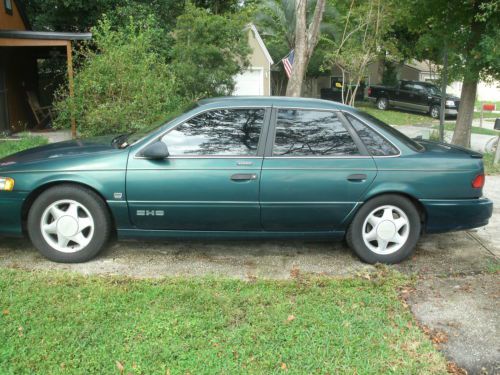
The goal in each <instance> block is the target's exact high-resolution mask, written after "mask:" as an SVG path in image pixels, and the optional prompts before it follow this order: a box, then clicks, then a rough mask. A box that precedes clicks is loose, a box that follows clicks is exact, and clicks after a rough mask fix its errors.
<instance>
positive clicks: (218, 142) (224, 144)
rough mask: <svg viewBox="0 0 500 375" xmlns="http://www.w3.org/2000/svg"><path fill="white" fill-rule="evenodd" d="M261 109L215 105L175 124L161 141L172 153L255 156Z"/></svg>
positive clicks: (178, 154) (262, 114) (262, 121)
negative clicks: (209, 109) (217, 106)
mask: <svg viewBox="0 0 500 375" xmlns="http://www.w3.org/2000/svg"><path fill="white" fill-rule="evenodd" d="M264 112H265V111H264V109H217V110H213V111H208V112H204V113H202V114H200V115H198V116H195V117H193V118H192V119H190V120H188V121H186V122H184V123H183V124H181V125H179V126H177V127H176V128H174V129H173V130H171V131H170V132H168V133H167V134H166V135H165V136H163V138H162V141H163V142H164V143H165V144H166V145H167V147H168V151H169V153H170V155H172V156H182V155H193V156H196V155H217V156H226V155H228V156H229V155H234V156H255V155H257V146H258V144H259V138H260V133H261V130H262V126H263V124H264Z"/></svg>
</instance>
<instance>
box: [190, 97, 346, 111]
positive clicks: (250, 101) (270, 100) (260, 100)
mask: <svg viewBox="0 0 500 375" xmlns="http://www.w3.org/2000/svg"><path fill="white" fill-rule="evenodd" d="M198 105H200V106H204V107H205V106H207V107H211V108H215V107H235V106H242V107H244V106H263V107H270V106H275V107H288V108H290V107H292V108H315V109H330V110H332V109H333V110H352V107H350V106H347V105H345V104H341V103H338V102H333V101H330V100H322V99H312V98H296V97H288V96H221V97H216V98H207V99H202V100H200V101H198Z"/></svg>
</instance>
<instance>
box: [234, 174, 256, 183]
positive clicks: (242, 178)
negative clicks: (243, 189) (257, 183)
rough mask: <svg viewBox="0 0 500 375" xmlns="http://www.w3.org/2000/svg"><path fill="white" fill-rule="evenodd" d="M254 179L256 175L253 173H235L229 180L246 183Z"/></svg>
mask: <svg viewBox="0 0 500 375" xmlns="http://www.w3.org/2000/svg"><path fill="white" fill-rule="evenodd" d="M256 179H257V175H256V174H255V173H236V174H233V175H232V176H231V180H233V181H248V180H256Z"/></svg>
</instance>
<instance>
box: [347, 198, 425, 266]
mask: <svg viewBox="0 0 500 375" xmlns="http://www.w3.org/2000/svg"><path fill="white" fill-rule="evenodd" d="M420 228H421V223H420V215H419V212H418V210H417V209H416V207H415V205H414V204H413V203H412V202H411V201H410V200H408V199H406V198H404V197H402V196H399V195H392V194H391V195H382V196H379V197H376V198H374V199H372V200H370V201H368V202H366V203H365V204H364V205H363V206H362V207H361V208H360V210H359V211H358V213H357V214H356V216H355V217H354V220H353V221H352V223H351V225H350V226H349V229H348V231H347V235H346V239H347V243H348V244H349V247H350V248H351V249H352V250H354V252H355V253H356V254H357V255H358V256H359V257H360V258H361V259H362V260H363V261H365V262H367V263H370V264H374V263H386V264H392V263H399V262H401V261H403V260H405V259H407V258H408V257H410V256H411V254H412V253H413V252H414V250H415V246H416V244H417V241H418V239H419V237H420Z"/></svg>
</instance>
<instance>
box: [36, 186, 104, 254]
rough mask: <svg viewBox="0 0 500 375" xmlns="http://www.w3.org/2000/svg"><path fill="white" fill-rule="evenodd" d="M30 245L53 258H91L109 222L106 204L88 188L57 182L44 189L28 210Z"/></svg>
mask: <svg viewBox="0 0 500 375" xmlns="http://www.w3.org/2000/svg"><path fill="white" fill-rule="evenodd" d="M27 227H28V234H29V237H30V239H31V242H32V243H33V245H34V246H35V247H36V248H37V249H38V251H39V252H40V253H41V254H42V255H44V256H45V257H46V258H48V259H50V260H53V261H55V262H62V263H78V262H85V261H88V260H90V259H92V258H93V257H94V256H95V255H96V254H97V253H98V252H99V251H100V250H101V249H102V248H103V247H104V245H105V244H106V242H107V240H108V237H109V234H110V231H111V223H110V218H109V213H108V211H107V207H106V205H105V203H104V202H103V200H102V199H101V197H99V196H98V195H97V194H96V193H95V192H93V191H92V190H89V189H86V188H84V187H81V186H77V185H69V184H68V185H60V186H56V187H53V188H50V189H48V190H46V191H44V192H43V193H42V194H41V195H40V196H39V197H38V198H37V199H36V200H35V202H34V203H33V205H32V206H31V208H30V211H29V214H28V225H27Z"/></svg>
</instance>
